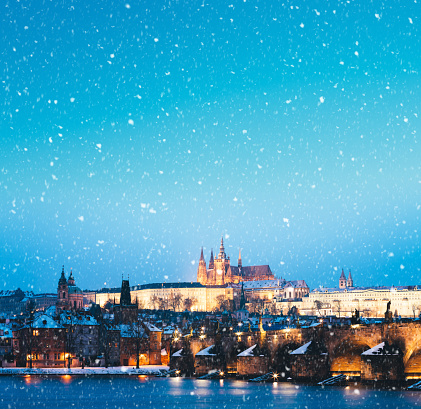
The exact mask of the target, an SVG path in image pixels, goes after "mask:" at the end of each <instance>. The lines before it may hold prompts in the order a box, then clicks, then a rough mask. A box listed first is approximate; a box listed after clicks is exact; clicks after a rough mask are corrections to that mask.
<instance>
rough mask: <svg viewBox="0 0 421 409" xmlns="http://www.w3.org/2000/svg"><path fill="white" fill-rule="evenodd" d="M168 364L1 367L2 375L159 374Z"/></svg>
mask: <svg viewBox="0 0 421 409" xmlns="http://www.w3.org/2000/svg"><path fill="white" fill-rule="evenodd" d="M168 369H169V368H168V366H166V365H147V366H146V365H145V366H141V367H140V368H139V369H137V368H135V367H132V366H115V367H109V368H102V367H101V368H99V367H85V368H70V369H69V368H32V369H31V368H0V376H1V375H8V376H10V375H16V376H24V375H58V376H61V375H84V376H96V375H150V376H153V375H159V374H160V373H162V371H167V370H168Z"/></svg>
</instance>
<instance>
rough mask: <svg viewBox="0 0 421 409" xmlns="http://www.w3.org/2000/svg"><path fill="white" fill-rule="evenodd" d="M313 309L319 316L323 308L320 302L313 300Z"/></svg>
mask: <svg viewBox="0 0 421 409" xmlns="http://www.w3.org/2000/svg"><path fill="white" fill-rule="evenodd" d="M314 308H315V309H316V310H317V312H318V313H319V315H322V313H321V312H320V311H321V309H322V308H323V303H322V302H321V301H320V300H314Z"/></svg>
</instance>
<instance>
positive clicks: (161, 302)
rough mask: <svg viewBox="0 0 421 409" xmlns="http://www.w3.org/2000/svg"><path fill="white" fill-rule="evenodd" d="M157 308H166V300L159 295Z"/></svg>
mask: <svg viewBox="0 0 421 409" xmlns="http://www.w3.org/2000/svg"><path fill="white" fill-rule="evenodd" d="M158 309H160V310H163V311H164V310H166V309H168V300H166V299H165V298H161V297H160V298H158Z"/></svg>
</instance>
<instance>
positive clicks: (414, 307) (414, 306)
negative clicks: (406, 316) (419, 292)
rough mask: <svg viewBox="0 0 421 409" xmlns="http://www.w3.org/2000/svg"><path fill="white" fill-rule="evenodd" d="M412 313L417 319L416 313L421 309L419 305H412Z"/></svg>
mask: <svg viewBox="0 0 421 409" xmlns="http://www.w3.org/2000/svg"><path fill="white" fill-rule="evenodd" d="M411 307H412V313H413V314H414V318H415V313H416V312H417V310H419V309H420V307H419V306H418V305H417V304H412V306H411Z"/></svg>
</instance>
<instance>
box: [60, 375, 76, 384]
mask: <svg viewBox="0 0 421 409" xmlns="http://www.w3.org/2000/svg"><path fill="white" fill-rule="evenodd" d="M60 379H61V382H62V383H64V384H65V385H69V384H70V383H71V382H72V381H73V379H72V377H71V376H70V375H62V376H60Z"/></svg>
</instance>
